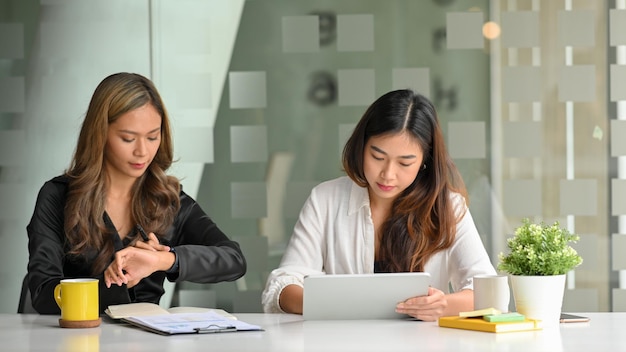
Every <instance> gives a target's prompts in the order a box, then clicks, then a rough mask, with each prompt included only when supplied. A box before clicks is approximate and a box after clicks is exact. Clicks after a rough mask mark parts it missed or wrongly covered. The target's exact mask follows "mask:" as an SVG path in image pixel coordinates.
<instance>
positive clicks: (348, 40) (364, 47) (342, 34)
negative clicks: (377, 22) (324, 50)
mask: <svg viewBox="0 0 626 352" xmlns="http://www.w3.org/2000/svg"><path fill="white" fill-rule="evenodd" d="M372 50H374V16H372V15H367V14H365V15H338V16H337V51H372Z"/></svg>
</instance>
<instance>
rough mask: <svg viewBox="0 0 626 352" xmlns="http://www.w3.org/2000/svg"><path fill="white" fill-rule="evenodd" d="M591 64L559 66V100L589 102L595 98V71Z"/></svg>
mask: <svg viewBox="0 0 626 352" xmlns="http://www.w3.org/2000/svg"><path fill="white" fill-rule="evenodd" d="M595 69H596V68H595V67H594V66H591V65H579V66H568V67H561V70H560V77H559V101H574V102H589V101H594V100H596V73H595Z"/></svg>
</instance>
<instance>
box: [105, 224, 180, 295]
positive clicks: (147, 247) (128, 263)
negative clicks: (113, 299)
mask: <svg viewBox="0 0 626 352" xmlns="http://www.w3.org/2000/svg"><path fill="white" fill-rule="evenodd" d="M169 250H170V247H168V246H165V245H162V244H160V243H159V240H158V239H157V237H156V236H155V235H154V233H150V235H149V236H148V241H145V242H144V241H137V242H135V243H134V245H133V246H130V247H126V248H124V249H122V250H119V251H117V252H116V253H115V257H114V259H113V262H111V264H109V267H108V268H107V269H106V270H105V271H104V282H105V284H106V287H111V285H112V284H115V285H118V286H121V285H122V284H126V285H127V286H128V287H129V288H130V287H133V286H135V285H136V284H137V283H138V282H139V281H140V280H141V279H143V278H144V277H147V276H149V275H151V274H152V273H154V272H155V271H158V270H166V269H167V268H169V267H171V266H172V264H173V263H174V260H175V255H174V254H173V253H170V252H169Z"/></svg>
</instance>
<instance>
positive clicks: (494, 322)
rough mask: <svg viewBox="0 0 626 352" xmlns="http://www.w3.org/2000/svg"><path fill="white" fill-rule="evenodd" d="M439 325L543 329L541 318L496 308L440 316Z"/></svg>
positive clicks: (509, 329) (507, 330)
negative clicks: (531, 317)
mask: <svg viewBox="0 0 626 352" xmlns="http://www.w3.org/2000/svg"><path fill="white" fill-rule="evenodd" d="M439 326H441V327H445V328H456V329H465V330H476V331H486V332H512V331H529V330H541V329H542V325H541V321H540V320H533V319H528V318H526V317H525V316H524V315H522V314H519V313H516V312H512V313H502V312H501V311H499V310H497V309H495V308H486V309H480V310H474V311H471V312H461V313H459V315H458V316H456V315H455V316H448V317H441V318H439Z"/></svg>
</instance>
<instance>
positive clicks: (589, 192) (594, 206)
mask: <svg viewBox="0 0 626 352" xmlns="http://www.w3.org/2000/svg"><path fill="white" fill-rule="evenodd" d="M559 192H560V200H561V215H590V216H593V215H597V213H598V183H597V181H596V180H584V179H580V180H561V182H560V189H559Z"/></svg>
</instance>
